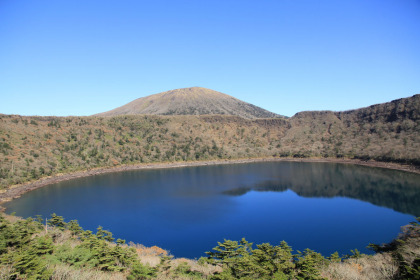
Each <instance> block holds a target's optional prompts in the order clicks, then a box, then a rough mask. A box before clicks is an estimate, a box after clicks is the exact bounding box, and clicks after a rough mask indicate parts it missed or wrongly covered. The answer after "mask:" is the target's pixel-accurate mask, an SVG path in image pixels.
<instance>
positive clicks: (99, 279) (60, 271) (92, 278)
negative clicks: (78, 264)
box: [51, 264, 126, 280]
mask: <svg viewBox="0 0 420 280" xmlns="http://www.w3.org/2000/svg"><path fill="white" fill-rule="evenodd" d="M52 269H53V271H54V273H53V276H52V278H51V279H52V280H87V279H89V280H123V279H126V275H124V274H123V273H117V272H102V271H100V270H96V269H83V268H82V269H74V268H72V267H70V266H68V265H64V264H60V265H56V266H54V267H52Z"/></svg>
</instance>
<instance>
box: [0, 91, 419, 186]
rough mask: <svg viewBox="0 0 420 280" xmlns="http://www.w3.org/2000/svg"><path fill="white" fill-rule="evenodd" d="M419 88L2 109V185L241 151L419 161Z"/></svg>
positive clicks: (221, 156) (239, 156) (236, 154)
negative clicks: (240, 113) (95, 108)
mask: <svg viewBox="0 0 420 280" xmlns="http://www.w3.org/2000/svg"><path fill="white" fill-rule="evenodd" d="M419 108H420V95H415V96H413V97H411V98H405V99H399V100H395V101H392V102H389V103H385V104H379V105H373V106H370V107H367V108H363V109H358V110H353V111H346V112H330V111H322V112H301V113H298V114H296V115H295V116H293V117H292V118H273V119H254V120H249V119H243V118H240V117H235V116H221V115H204V116H157V115H125V116H115V117H98V116H92V117H36V116H18V115H0V187H1V188H3V189H4V188H7V187H9V186H12V185H16V184H22V183H25V182H29V181H33V180H37V179H39V178H43V177H47V176H51V175H57V174H63V173H71V172H74V171H79V170H88V169H92V168H101V167H114V166H121V165H132V164H144V163H157V162H191V161H207V160H222V159H242V158H262V157H264V158H267V157H269V158H272V157H276V158H279V157H283V158H288V157H291V158H313V157H321V158H343V157H345V158H356V159H363V160H370V159H373V160H378V161H387V162H398V163H408V164H412V165H416V166H419V165H420V139H419V135H420V117H419V110H418V109H419Z"/></svg>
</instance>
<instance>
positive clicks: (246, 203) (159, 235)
mask: <svg viewBox="0 0 420 280" xmlns="http://www.w3.org/2000/svg"><path fill="white" fill-rule="evenodd" d="M4 206H5V207H6V212H7V213H12V212H16V215H18V216H23V217H29V216H32V217H34V216H35V215H38V214H40V215H42V216H43V217H49V216H50V214H51V213H56V214H57V215H60V216H63V217H64V218H65V219H66V221H69V220H72V219H77V220H78V221H79V223H80V225H81V226H82V227H83V228H84V229H89V230H92V231H94V232H95V231H96V228H97V227H98V226H99V225H101V226H103V228H104V229H106V230H109V231H111V232H112V233H113V234H114V237H115V238H121V239H125V240H127V241H133V242H135V243H140V244H143V245H145V246H152V245H156V246H159V247H162V248H164V249H166V250H169V251H170V253H171V254H173V255H174V256H176V257H188V258H199V257H200V256H204V255H205V252H206V251H210V250H211V249H212V248H213V247H215V246H216V245H217V241H223V240H224V239H231V240H240V239H241V238H243V237H245V238H246V239H247V240H248V241H250V242H254V244H259V243H263V242H269V243H271V244H273V245H278V244H279V243H280V241H282V240H285V241H286V242H287V243H288V244H289V245H290V246H292V247H293V249H294V250H304V249H305V248H310V249H313V250H315V251H318V252H320V253H322V254H324V255H329V254H331V253H333V252H335V251H338V252H339V253H340V254H348V253H350V250H352V249H355V248H357V249H359V250H360V251H361V252H364V253H369V252H370V251H369V250H368V249H366V246H367V245H368V244H369V243H377V244H380V243H384V242H389V241H391V240H392V239H393V238H395V237H396V236H397V234H398V232H399V231H400V227H401V226H403V225H406V224H408V223H409V222H411V221H413V220H414V218H415V217H416V216H420V175H417V174H411V173H407V172H402V171H395V170H388V169H380V168H372V167H365V166H357V165H346V164H334V163H308V162H305V163H304V162H261V163H248V164H228V165H213V166H201V167H182V168H173V169H155V170H137V171H126V172H119V173H109V174H103V175H97V176H93V177H86V178H79V179H74V180H71V181H65V182H61V183H57V184H54V185H50V186H47V187H44V188H40V189H37V190H34V191H32V192H29V193H26V194H24V195H22V197H21V198H19V199H15V200H13V201H11V202H9V203H7V204H5V205H4Z"/></svg>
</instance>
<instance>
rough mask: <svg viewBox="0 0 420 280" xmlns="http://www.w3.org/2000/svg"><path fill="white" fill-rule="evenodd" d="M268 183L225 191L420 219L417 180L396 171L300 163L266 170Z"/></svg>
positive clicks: (412, 175) (419, 187)
mask: <svg viewBox="0 0 420 280" xmlns="http://www.w3.org/2000/svg"><path fill="white" fill-rule="evenodd" d="M265 168H266V170H265V172H266V173H267V174H268V173H269V174H270V177H271V178H270V180H266V181H262V182H257V183H256V184H253V185H252V184H249V185H243V186H241V187H239V188H236V189H230V190H227V191H225V192H224V193H225V194H229V195H243V194H245V193H247V192H248V191H251V190H254V191H275V192H283V191H285V190H287V189H290V190H292V191H294V192H295V193H296V194H298V195H299V196H304V197H338V196H339V197H348V198H355V199H359V200H362V201H366V202H370V203H373V204H375V205H378V206H384V207H388V208H391V209H394V210H395V211H398V212H402V213H407V214H411V215H414V216H420V176H419V175H417V174H411V173H406V172H401V171H396V170H387V169H382V168H367V167H361V166H353V165H342V164H323V163H311V164H307V163H299V164H291V165H289V166H288V167H287V168H281V169H279V168H276V167H275V166H265Z"/></svg>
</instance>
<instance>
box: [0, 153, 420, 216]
mask: <svg viewBox="0 0 420 280" xmlns="http://www.w3.org/2000/svg"><path fill="white" fill-rule="evenodd" d="M281 161H284V162H326V163H340V164H355V165H362V166H369V167H377V168H387V169H394V170H400V171H406V172H411V173H416V174H420V168H418V167H415V166H412V165H406V164H398V163H391V162H381V161H373V160H369V161H363V160H357V159H338V158H272V157H268V158H245V159H233V160H228V159H226V160H211V161H191V162H167V163H143V164H135V165H123V166H116V167H104V168H94V169H90V170H85V171H76V172H72V173H66V174H57V175H53V176H50V177H45V178H41V179H39V180H37V181H34V182H28V183H24V184H20V185H13V186H11V187H9V188H8V189H6V190H2V191H1V192H0V204H2V203H5V202H8V201H11V200H13V199H15V198H18V197H20V196H21V195H22V194H24V193H27V192H30V191H32V190H35V189H38V188H41V187H45V186H48V185H51V184H55V183H59V182H63V181H68V180H72V179H76V178H82V177H90V176H95V175H100V174H105V173H113V172H122V171H132V170H143V169H163V168H181V167H193V166H208V165H222V164H241V163H242V164H243V163H254V162H281ZM0 208H1V209H0V211H4V208H3V207H1V206H0Z"/></svg>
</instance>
